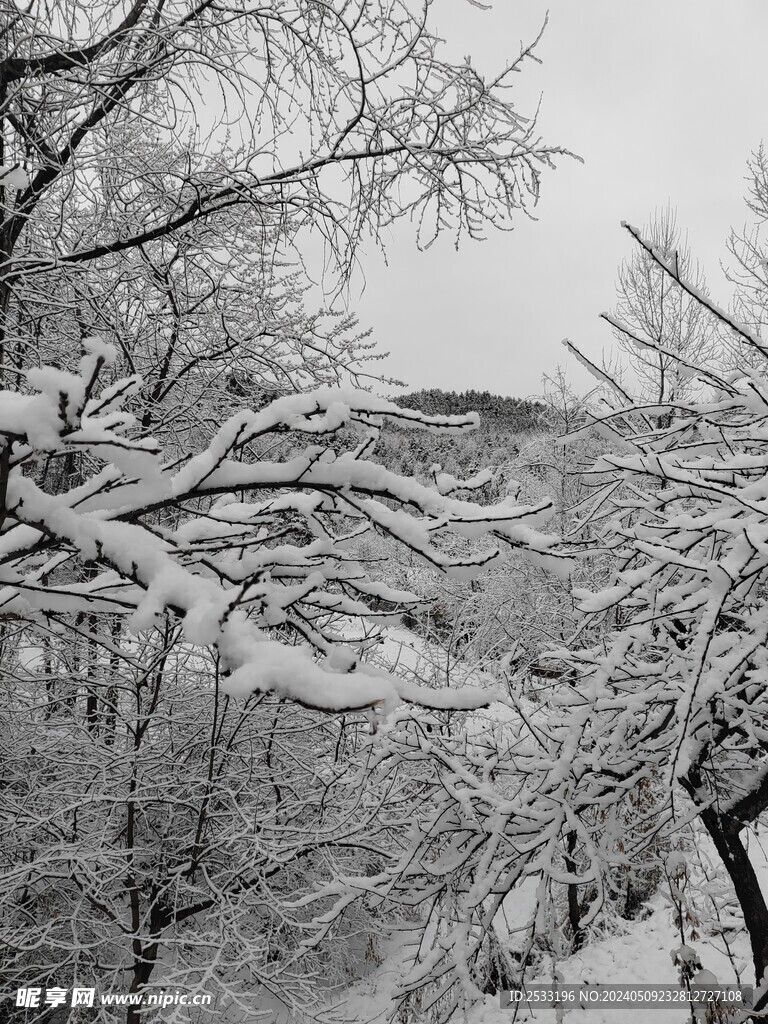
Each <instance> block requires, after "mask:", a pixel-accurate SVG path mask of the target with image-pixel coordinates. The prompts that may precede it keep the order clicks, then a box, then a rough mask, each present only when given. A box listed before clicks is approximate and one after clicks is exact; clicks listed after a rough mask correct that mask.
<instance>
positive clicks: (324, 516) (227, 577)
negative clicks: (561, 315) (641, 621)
mask: <svg viewBox="0 0 768 1024" xmlns="http://www.w3.org/2000/svg"><path fill="white" fill-rule="evenodd" d="M112 359H113V353H112V352H111V351H110V350H109V347H108V346H104V345H103V344H102V343H101V342H100V341H98V340H96V339H89V340H87V341H86V342H85V354H84V356H83V359H82V360H81V364H80V368H79V372H78V373H71V374H70V373H64V372H63V371H60V370H56V369H55V368H51V367H44V368H43V369H40V370H33V371H30V372H29V373H27V375H26V376H27V382H28V384H29V387H30V390H31V393H30V394H28V395H18V394H15V393H11V392H0V435H2V436H4V438H5V447H4V450H3V461H2V495H3V506H2V517H3V519H2V529H1V530H0V557H1V558H2V562H1V563H0V565H1V566H2V568H1V569H0V571H1V572H2V584H3V586H2V589H1V590H0V613H2V614H13V615H18V616H23V617H26V616H40V615H43V616H44V615H45V614H47V613H48V614H52V613H56V614H61V613H62V612H69V613H75V614H78V613H95V612H103V611H110V612H113V613H114V612H117V613H120V614H122V615H124V616H127V617H128V621H129V625H130V627H131V628H132V629H133V630H134V632H137V633H139V632H142V631H145V630H149V629H152V628H153V627H155V626H157V625H160V624H161V623H162V621H163V620H164V618H165V617H166V616H167V615H169V614H170V615H172V616H175V617H177V618H178V619H180V620H181V622H182V625H183V630H184V634H185V636H186V639H187V641H188V642H189V643H192V644H200V645H205V646H211V647H216V648H217V649H218V651H219V654H220V657H221V659H222V664H223V667H224V670H225V672H226V675H227V682H226V687H227V689H228V691H229V692H230V693H232V694H247V693H250V692H253V691H257V690H258V691H269V690H271V691H275V692H276V693H278V694H280V695H281V696H283V697H285V698H288V699H290V700H294V701H298V702H300V703H302V704H305V705H308V706H312V707H318V708H323V709H327V710H333V711H339V710H346V709H359V708H377V709H380V710H383V711H390V710H392V709H393V708H394V707H395V706H396V705H397V704H398V703H400V702H401V701H410V702H414V703H418V704H422V705H425V706H428V707H434V708H450V707H452V708H469V707H477V706H480V705H482V704H485V703H487V702H488V700H489V699H491V697H492V695H491V694H489V692H488V691H485V690H476V689H472V688H471V687H465V688H463V689H462V690H461V691H456V692H454V691H450V690H449V691H435V690H431V689H428V688H426V687H419V686H416V685H414V684H412V683H406V682H404V681H403V680H401V679H398V678H396V677H395V676H392V675H388V674H387V673H385V672H383V671H381V670H378V669H376V668H374V667H372V666H371V665H368V664H366V663H365V661H364V660H363V658H362V651H361V650H360V649H357V648H356V647H355V646H354V645H353V644H349V643H348V644H346V645H344V646H343V648H342V650H343V651H344V652H345V654H344V656H343V657H340V656H339V649H338V644H339V640H338V631H337V630H336V628H335V627H334V623H335V622H338V621H339V620H340V618H344V617H346V618H351V619H355V618H357V619H362V618H365V617H366V616H368V615H371V616H374V615H381V616H382V617H386V616H389V615H397V614H399V612H401V611H403V610H405V609H406V608H407V607H409V606H412V605H413V604H414V603H417V602H418V600H419V598H418V597H417V596H416V595H413V594H409V593H404V592H402V591H398V590H393V589H392V588H390V587H389V586H387V585H386V583H383V582H381V581H377V580H372V579H370V578H369V576H368V575H367V572H366V570H365V569H364V567H363V565H362V563H361V562H360V561H359V560H358V558H357V557H356V547H355V545H356V543H357V541H358V540H359V538H360V537H361V536H362V535H363V534H364V533H366V532H368V531H370V530H376V531H379V532H382V533H384V534H386V535H387V536H389V537H391V538H392V539H394V540H396V541H398V542H400V543H401V544H404V545H406V546H407V547H409V548H410V549H411V550H412V551H413V552H414V553H415V555H417V556H418V558H419V559H421V560H422V561H423V562H424V563H426V564H427V565H429V566H430V567H432V568H433V569H436V570H438V571H441V572H444V573H447V574H451V575H456V576H460V577H464V578H467V577H472V576H474V575H476V574H477V573H478V572H479V571H481V570H482V568H483V567H485V566H487V565H491V564H495V563H496V562H497V561H498V560H499V559H500V558H502V557H503V550H502V549H500V546H499V545H502V547H503V546H508V545H511V546H514V547H516V548H519V549H520V550H521V551H523V552H524V553H526V554H528V555H529V556H530V557H531V558H533V559H535V560H537V561H545V562H551V563H552V564H553V565H554V566H555V567H557V568H558V569H559V570H561V571H562V572H567V571H568V570H569V568H570V567H571V565H572V563H571V561H570V560H569V559H568V557H567V556H566V555H565V554H564V553H563V552H562V551H560V550H559V548H558V543H557V539H556V538H555V537H553V536H550V535H547V534H544V533H542V532H540V528H541V526H542V525H543V524H544V523H545V522H546V520H547V519H548V517H549V516H550V514H551V506H550V503H549V502H542V503H540V504H539V505H536V506H531V507H516V506H514V505H513V504H512V503H511V501H510V500H509V499H508V500H506V501H503V502H501V503H499V504H495V505H487V506H480V505H477V504H474V503H472V502H469V501H465V500H461V499H458V498H455V497H452V496H450V495H446V494H442V493H440V489H439V488H431V487H426V486H424V485H421V484H419V483H417V482H416V481H415V480H412V479H408V478H405V477H401V476H398V475H397V474H395V473H392V472H390V471H388V470H386V469H385V468H384V467H382V466H380V465H378V464H377V463H375V462H373V461H370V460H369V459H368V458H363V455H366V456H367V455H370V453H371V451H372V448H373V444H374V443H375V439H376V436H377V434H378V431H379V429H380V427H381V425H382V424H383V423H384V422H385V421H386V420H387V419H392V420H397V421H399V422H401V423H402V422H407V423H409V424H413V425H414V426H418V427H420V428H422V429H428V430H437V431H449V432H454V431H457V430H463V429H468V428H471V427H472V426H473V425H474V422H475V420H474V418H473V417H446V416H427V415H424V414H422V413H418V412H413V411H411V410H403V409H401V408H400V407H399V406H396V405H394V404H393V403H390V402H388V401H386V400H384V399H378V398H375V397H373V396H371V395H369V394H367V393H365V392H361V391H356V390H354V389H346V388H326V389H323V390H320V391H317V392H314V393H312V394H300V395H292V396H287V397H283V398H280V399H278V400H277V401H275V402H273V403H272V404H271V405H269V406H268V407H266V408H265V409H263V410H261V411H258V412H253V411H250V410H243V411H241V412H239V413H237V414H236V415H234V416H232V417H231V418H230V419H228V420H227V421H226V422H225V423H224V424H223V425H222V427H221V428H220V429H219V431H218V432H217V434H216V435H215V436H214V438H213V439H212V441H211V442H210V444H209V445H208V447H207V448H206V449H205V450H204V451H201V452H199V453H198V454H195V455H192V456H191V457H189V458H188V459H187V461H186V463H185V464H183V465H181V466H180V465H179V464H178V462H174V463H167V462H164V460H163V455H162V452H161V451H160V450H159V448H158V446H157V444H156V443H155V442H154V441H153V440H151V439H147V438H139V439H137V438H134V437H133V436H132V433H133V431H132V427H133V419H132V417H131V415H130V413H129V412H127V411H123V409H122V408H121V406H122V405H123V404H125V403H127V402H129V401H130V398H131V396H132V394H133V393H134V391H135V390H136V387H137V386H138V384H139V382H138V380H136V379H130V380H128V381H118V382H115V383H112V384H111V385H109V386H107V387H106V388H105V389H104V390H103V391H102V392H101V394H100V395H99V396H96V395H95V394H94V389H95V385H96V382H97V378H98V376H99V373H100V372H101V370H102V369H103V368H104V367H106V366H108V365H110V364H111V362H112ZM361 432H362V433H364V434H365V436H366V437H367V438H368V439H369V440H370V441H371V443H366V444H365V445H363V446H361V445H360V444H359V435H360V433H361ZM286 435H289V436H290V437H291V438H292V447H291V449H290V452H289V454H288V455H287V456H286V457H285V459H284V460H283V461H270V460H269V459H268V458H266V457H265V446H264V441H265V439H274V438H275V437H284V436H286ZM318 441H323V442H324V443H322V444H319V443H316V442H318ZM331 441H333V444H334V447H331V446H330V442H331ZM307 442H310V443H307ZM41 455H44V456H45V457H46V462H50V460H60V459H62V458H64V459H69V460H70V461H71V460H72V459H75V460H78V463H77V464H78V466H79V471H78V475H77V481H76V484H75V485H74V486H72V487H70V488H69V489H65V488H63V487H59V488H51V487H48V488H47V487H46V480H47V476H46V474H45V473H41V471H40V464H41V463H40V456H41ZM451 535H455V536H458V537H464V538H469V539H470V540H471V542H472V544H471V545H470V547H471V551H470V552H469V553H467V552H466V550H462V554H461V555H453V554H451V553H450V545H448V544H447V543H446V539H447V538H449V537H450V536H451ZM483 540H490V541H491V543H490V545H488V546H485V547H483V546H482V542H483ZM464 547H465V548H466V545H465V546H464ZM41 580H46V581H47V586H41V585H40V581H41Z"/></svg>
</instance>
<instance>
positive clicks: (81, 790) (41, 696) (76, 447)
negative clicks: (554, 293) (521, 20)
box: [0, 0, 768, 1024]
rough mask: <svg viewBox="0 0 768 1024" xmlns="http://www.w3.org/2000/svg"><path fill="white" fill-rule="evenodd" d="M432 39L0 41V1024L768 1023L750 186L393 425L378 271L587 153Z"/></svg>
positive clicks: (763, 638) (18, 23)
mask: <svg viewBox="0 0 768 1024" xmlns="http://www.w3.org/2000/svg"><path fill="white" fill-rule="evenodd" d="M469 3H470V4H474V0H469ZM475 6H479V7H482V6H483V5H480V4H476V5H475ZM432 7H433V4H432V3H430V2H428V0H425V2H424V4H423V5H422V4H421V3H417V2H415V0H265V2H264V3H262V4H260V5H256V6H250V5H248V4H245V5H241V4H238V3H234V2H232V0H221V2H213V0H90V2H89V3H87V4H83V3H82V2H79V0H30V2H29V3H18V4H17V3H15V2H14V0H0V12H1V13H0V32H1V33H2V48H1V50H0V687H1V688H2V698H1V700H0V709H1V710H0V1024H17V1022H18V1024H22V1022H23V1024H37V1022H50V1024H65V1022H72V1024H80V1022H90V1021H93V1022H98V1024H118V1022H119V1024H145V1022H152V1021H155V1020H162V1021H168V1022H171V1024H176V1022H182V1021H183V1022H187V1021H192V1022H194V1024H198V1022H199V1024H203V1022H207V1021H208V1020H219V1021H224V1022H226V1024H230V1022H231V1024H235V1022H238V1024H239V1022H241V1021H243V1020H249V1021H250V1020H258V1021H265V1022H267V1024H308V1022H310V1021H311V1022H317V1024H341V1022H347V1024H349V1022H360V1024H369V1022H370V1024H372V1022H373V1021H376V1022H379V1024H385V1022H396V1024H448V1022H458V1021H463V1022H468V1024H502V1022H506V1021H519V1022H524V1021H531V1022H533V1021H539V1022H553V1024H554V1022H557V1024H560V1022H562V1021H564V1020H566V1018H568V1019H574V1018H575V1019H582V1020H584V1021H585V1024H592V1022H595V1024H598V1022H602V1021H603V1020H608V1019H610V1020H612V1021H621V1020H623V1015H624V1010H623V1009H622V1007H621V1006H617V1005H615V1004H614V1005H612V1006H611V1007H609V1008H608V1009H605V1010H603V1009H602V1008H598V1007H594V1006H590V1007H589V1008H588V1009H586V1010H585V1009H584V1008H583V1006H577V1005H573V1004H572V1005H569V1003H568V999H569V998H573V999H575V1000H577V1001H578V1000H579V999H581V998H582V996H583V993H584V991H586V990H588V989H590V990H591V991H592V992H593V993H596V995H597V996H598V997H600V999H597V1000H596V1001H598V1002H599V1001H601V999H602V996H601V993H603V992H604V990H605V989H606V987H608V986H615V985H625V986H632V985H634V986H635V987H636V991H635V995H634V996H633V998H635V999H636V1000H637V1001H638V1002H640V1001H645V1002H648V1003H649V1005H648V1006H647V1007H646V1008H640V1007H639V1006H637V1005H633V1006H632V1010H633V1014H632V1019H633V1020H635V1021H636V1022H637V1024H644V1022H645V1020H646V1017H647V1019H648V1020H653V1021H655V1022H656V1024H666V1022H667V1021H669V1022H670V1024H671V1022H679V1024H684V1022H686V1021H687V1022H688V1024H714V1022H721V1024H722V1022H731V1024H733V1022H736V1021H760V1020H764V1019H765V1018H766V1015H768V857H766V856H764V855H763V847H762V841H763V839H764V838H765V835H766V833H765V816H766V812H768V345H767V344H766V342H765V341H764V340H763V335H762V334H761V331H762V329H763V326H764V321H766V320H768V246H767V245H766V243H765V239H764V225H765V223H766V221H768V153H766V151H764V150H763V148H762V147H760V146H758V147H757V148H756V149H755V151H754V153H753V154H752V156H751V158H750V160H749V164H748V177H747V186H746V196H745V199H746V209H747V211H748V217H749V222H748V224H747V225H746V227H744V229H743V230H737V229H734V231H733V232H732V234H731V236H730V238H729V239H728V241H727V244H726V246H725V247H724V254H723V255H724V258H726V257H727V258H728V259H729V260H730V263H729V267H730V271H729V273H730V277H729V280H730V281H731V283H732V285H733V297H732V298H729V297H728V296H725V297H724V298H723V299H720V300H719V301H718V299H717V297H715V296H713V295H711V294H710V290H709V287H708V285H707V282H706V280H705V277H704V273H703V271H702V269H701V267H700V265H699V264H698V263H697V261H696V256H695V253H693V252H691V250H690V249H689V247H688V245H687V242H686V240H685V237H684V234H683V232H682V231H681V229H680V227H679V226H678V222H677V218H676V216H675V213H674V211H673V210H672V209H671V208H670V207H666V208H664V207H661V208H660V209H659V210H658V211H657V212H656V213H653V212H652V211H649V217H648V221H647V223H646V224H645V226H643V227H635V226H633V225H632V224H630V223H626V224H625V225H624V229H625V233H626V237H627V241H628V249H627V251H628V253H629V255H628V256H627V258H626V259H625V260H624V262H623V263H622V264H621V265H619V266H617V268H616V275H617V276H616V294H615V298H614V301H613V305H612V307H611V310H610V311H609V312H606V313H603V314H602V318H603V321H604V324H603V329H604V331H605V332H606V334H607V336H608V337H610V339H611V349H610V358H606V359H604V360H603V361H602V362H600V363H599V362H597V361H596V360H595V359H593V358H592V357H591V356H589V355H587V354H585V352H584V351H582V350H581V349H580V348H579V347H578V346H577V345H576V344H574V343H573V342H566V343H565V349H564V350H563V363H562V364H561V365H558V366H552V367H551V368H550V369H549V370H548V372H547V373H546V375H545V377H544V380H543V383H542V387H541V390H540V393H539V394H536V395H523V394H520V395H517V396H510V395H504V394H497V393H496V390H497V389H498V385H497V384H496V383H492V381H494V376H493V374H492V373H489V385H488V386H489V388H491V390H483V391H479V390H472V389H464V390H462V391H456V390H448V389H446V388H443V387H438V386H434V387H428V388H416V387H415V386H413V385H412V384H410V383H409V382H408V381H406V382H405V383H404V384H403V385H402V386H400V387H399V388H396V387H395V385H394V383H393V381H392V380H391V379H390V378H388V377H387V376H386V374H384V373H383V372H380V371H381V366H380V364H379V360H380V359H381V357H382V355H383V350H384V349H385V348H386V338H381V339H380V338H379V337H378V336H377V335H376V332H375V324H374V325H368V324H362V323H360V322H359V321H358V319H357V317H356V315H355V310H354V308H352V305H351V303H349V302H347V301H331V299H330V298H329V296H342V297H343V296H345V295H347V296H348V295H349V292H348V291H345V288H347V286H348V285H349V282H350V281H351V280H352V279H353V277H354V274H355V273H356V267H357V264H358V261H359V260H361V259H363V256H364V251H365V248H366V246H370V245H373V246H381V247H383V248H384V249H386V245H387V238H388V237H389V234H388V233H389V232H390V230H391V229H392V228H393V225H395V224H399V223H400V222H402V223H403V225H406V226H407V228H408V231H409V232H410V238H411V243H412V244H413V245H414V246H420V247H423V248H428V247H429V246H430V245H431V243H432V242H433V241H434V240H435V239H437V238H442V237H445V236H448V237H450V238H452V239H456V242H457V244H459V243H460V244H461V246H467V251H468V252H471V251H472V247H473V246H474V245H476V244H479V242H480V240H481V239H482V238H483V237H485V236H486V235H487V234H489V233H493V232H495V231H497V230H500V229H502V228H505V227H509V226H511V225H512V224H517V222H518V220H519V219H520V218H522V217H525V216H526V214H529V213H530V211H531V210H532V209H533V207H534V206H535V205H536V204H537V203H538V202H539V201H540V202H541V204H542V206H546V203H547V184H548V183H549V181H550V180H551V179H552V176H553V175H555V176H556V175H557V174H558V173H560V168H561V167H562V165H563V164H564V163H566V162H568V161H572V160H574V159H576V157H575V156H574V155H573V154H571V153H570V152H569V151H568V150H567V149H566V148H565V147H563V146H560V145H558V144H557V141H556V140H555V141H549V140H544V139H542V138H541V137H540V136H539V133H538V129H537V126H536V120H535V117H534V116H533V115H534V114H535V113H536V111H535V108H534V109H532V110H530V111H528V112H527V113H526V114H525V115H524V114H523V113H521V112H520V111H519V110H518V105H517V101H516V99H515V97H516V93H515V88H516V82H517V81H518V80H519V79H517V78H516V76H517V75H518V73H521V74H522V76H523V77H524V76H525V74H526V71H527V69H528V67H529V65H532V64H534V63H535V62H537V61H538V59H539V58H538V56H537V46H538V44H539V39H538V38H537V39H534V40H533V41H532V42H530V43H529V44H525V45H523V46H522V47H521V49H520V50H519V51H515V52H514V53H511V54H510V57H509V61H508V64H507V67H506V69H504V70H503V71H502V72H501V73H500V74H499V75H498V76H497V77H495V78H489V77H487V76H485V75H484V74H481V72H480V71H479V70H478V69H477V68H476V67H475V66H474V65H473V64H472V62H471V61H470V60H469V59H467V60H466V61H464V62H461V61H458V62H457V61H454V60H453V59H451V58H448V57H445V56H444V48H443V45H442V41H441V38H440V37H439V36H438V35H437V34H436V32H435V31H433V28H432V24H431V19H432V14H433V12H432ZM513 83H514V84H515V88H513V87H512V86H513ZM513 99H514V102H513ZM739 187H741V186H740V183H739V182H734V183H733V188H734V189H738V188H739ZM534 227H535V225H534ZM319 277H322V279H323V281H324V282H325V285H324V288H323V289H319V288H318V285H317V281H318V278H319ZM595 313H596V315H598V314H599V310H596V311H595ZM569 365H577V366H578V367H579V368H580V369H586V370H587V371H588V373H589V375H590V379H591V380H592V384H591V386H590V387H589V388H583V389H582V388H578V387H575V386H574V385H573V384H572V383H571V382H570V378H569V375H568V370H567V367H568V366H569ZM404 389H405V390H404ZM537 985H538V986H539V990H538V991H540V992H541V993H543V994H542V995H541V999H542V1000H543V1002H541V1003H537V1002H536V1000H535V999H534V998H533V997H531V998H527V997H526V998H521V997H520V995H519V994H520V993H525V992H526V991H528V987H529V986H534V988H535V986H537ZM563 985H565V986H566V987H567V986H572V987H573V989H574V991H575V989H576V988H578V989H579V992H577V993H576V994H575V995H573V992H572V993H571V996H569V995H568V993H567V992H565V991H563V992H562V993H560V989H559V988H558V986H563ZM547 986H549V988H546V987H547ZM552 986H554V987H555V989H556V992H555V995H554V996H553V995H552V991H551V990H552ZM643 986H645V988H643ZM590 987H591V988H590ZM659 987H661V988H663V989H664V992H662V993H661V994H658V992H659V990H660V989H659ZM665 987H666V988H665ZM545 989H546V991H545ZM651 990H653V992H652V991H651ZM558 993H560V994H558ZM649 993H650V995H649ZM653 993H656V994H655V995H654V996H653V998H651V995H653ZM665 993H666V995H665ZM702 993H703V994H702ZM625 995H626V994H625ZM630 995H631V993H630ZM588 998H589V999H591V996H590V997H588ZM627 998H629V997H627ZM665 998H666V999H667V1002H666V1003H665V1002H664V999H665ZM654 999H655V1000H656V1002H655V1003H654V1004H653V1005H650V1004H651V1003H653V1000H654ZM547 1000H549V1001H547Z"/></svg>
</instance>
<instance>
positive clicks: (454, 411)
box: [393, 388, 545, 434]
mask: <svg viewBox="0 0 768 1024" xmlns="http://www.w3.org/2000/svg"><path fill="white" fill-rule="evenodd" d="M393 401H394V402H396V403H397V404H398V405H400V406H402V407H403V408H407V409H419V410H421V412H425V413H429V414H431V415H439V416H456V415H459V414H461V413H465V412H478V413H480V429H481V430H485V431H493V432H497V431H499V430H503V431H505V432H506V431H508V432H509V433H512V434H518V433H525V432H527V431H530V430H537V429H541V426H542V417H543V415H544V412H545V407H544V405H543V404H542V403H541V402H535V401H530V400H528V399H526V398H510V397H508V396H505V395H492V394H491V393H490V391H461V392H456V391H443V390H442V389H441V388H426V389H422V390H421V391H411V392H410V393H409V394H407V395H398V397H397V398H394V399H393Z"/></svg>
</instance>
